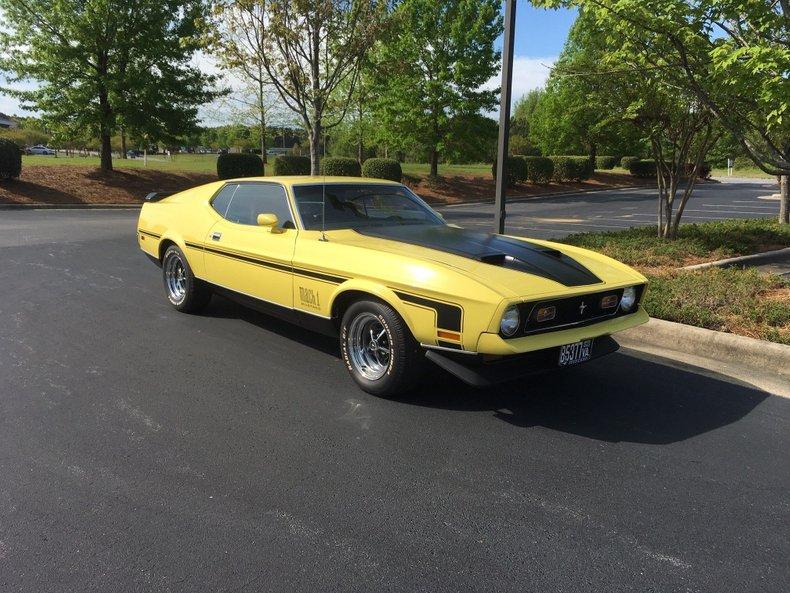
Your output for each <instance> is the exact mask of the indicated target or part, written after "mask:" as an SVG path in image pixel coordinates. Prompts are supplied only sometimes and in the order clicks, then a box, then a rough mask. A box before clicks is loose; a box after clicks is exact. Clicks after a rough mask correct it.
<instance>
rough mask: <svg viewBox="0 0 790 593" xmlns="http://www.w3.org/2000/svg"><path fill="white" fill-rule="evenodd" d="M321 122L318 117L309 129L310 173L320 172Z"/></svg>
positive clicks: (316, 173) (317, 173)
mask: <svg viewBox="0 0 790 593" xmlns="http://www.w3.org/2000/svg"><path fill="white" fill-rule="evenodd" d="M320 148H321V122H320V120H319V119H318V118H316V121H314V122H313V128H312V129H311V130H310V174H311V175H320V174H321V154H320Z"/></svg>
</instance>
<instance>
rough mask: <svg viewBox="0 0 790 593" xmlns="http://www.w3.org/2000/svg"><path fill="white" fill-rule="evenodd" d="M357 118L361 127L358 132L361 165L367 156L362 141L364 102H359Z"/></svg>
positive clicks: (358, 155)
mask: <svg viewBox="0 0 790 593" xmlns="http://www.w3.org/2000/svg"><path fill="white" fill-rule="evenodd" d="M357 116H358V117H357V126H358V127H359V129H358V130H357V132H358V135H357V160H358V161H359V164H360V165H361V164H362V161H363V157H364V156H365V154H364V153H365V146H364V144H363V140H362V132H363V130H362V101H361V100H360V102H359V109H358V110H357Z"/></svg>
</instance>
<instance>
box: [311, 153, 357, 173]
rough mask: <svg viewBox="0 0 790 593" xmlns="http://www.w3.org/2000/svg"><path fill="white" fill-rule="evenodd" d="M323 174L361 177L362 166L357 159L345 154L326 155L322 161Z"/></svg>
mask: <svg viewBox="0 0 790 593" xmlns="http://www.w3.org/2000/svg"><path fill="white" fill-rule="evenodd" d="M321 175H329V176H331V177H361V176H362V167H360V166H359V161H358V160H357V159H352V158H349V157H345V156H333V157H326V158H325V159H323V160H322V161H321Z"/></svg>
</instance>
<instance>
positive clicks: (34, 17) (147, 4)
mask: <svg viewBox="0 0 790 593" xmlns="http://www.w3.org/2000/svg"><path fill="white" fill-rule="evenodd" d="M0 10H2V13H3V14H4V16H5V22H4V25H5V29H4V30H3V32H2V33H0V47H2V50H3V53H4V57H3V59H2V60H1V61H0V67H2V68H3V69H5V70H8V71H9V72H10V73H11V77H10V80H11V82H19V81H21V80H32V81H34V82H36V83H38V84H39V85H40V86H39V87H38V88H37V89H35V90H28V91H21V90H11V91H10V92H11V94H13V95H14V96H16V97H18V98H21V99H22V100H23V102H24V104H25V105H26V106H28V107H30V108H32V109H33V110H37V111H40V112H42V113H43V114H44V117H43V119H44V120H45V122H46V123H47V125H48V126H49V128H50V129H51V130H52V131H53V133H55V134H56V136H58V137H60V138H80V137H84V136H86V135H89V136H92V137H95V138H98V139H99V140H100V143H101V167H102V169H103V170H111V169H112V151H111V143H110V142H111V138H112V136H113V134H114V132H115V131H116V129H117V128H118V125H119V124H121V125H123V126H125V127H127V128H134V130H135V132H136V133H137V134H139V135H142V134H150V135H152V137H154V138H160V137H164V136H172V135H175V134H178V133H182V132H183V131H184V130H185V129H187V128H189V127H191V126H194V123H195V119H196V116H197V106H198V105H200V104H202V103H204V102H206V101H209V100H211V99H213V98H214V97H215V96H216V93H215V92H214V91H212V90H207V86H208V85H210V84H211V83H212V82H213V78H212V77H211V76H207V75H205V74H203V73H201V72H200V71H199V70H198V69H197V68H195V67H193V66H191V65H190V64H189V60H190V59H191V57H192V55H193V54H194V52H195V50H196V49H197V48H198V40H199V35H198V33H199V30H198V27H199V23H200V22H201V21H202V19H203V18H204V16H205V12H206V6H205V4H204V3H203V0H0Z"/></svg>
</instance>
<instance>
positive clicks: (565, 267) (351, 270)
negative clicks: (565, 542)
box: [138, 176, 648, 395]
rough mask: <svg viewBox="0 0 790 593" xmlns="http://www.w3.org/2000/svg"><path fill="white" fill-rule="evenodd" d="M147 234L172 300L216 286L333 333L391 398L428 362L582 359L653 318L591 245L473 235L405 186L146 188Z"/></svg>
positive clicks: (185, 301) (630, 283)
mask: <svg viewBox="0 0 790 593" xmlns="http://www.w3.org/2000/svg"><path fill="white" fill-rule="evenodd" d="M138 242H139V245H140V247H141V248H142V250H143V251H144V252H145V253H146V254H148V255H149V256H151V258H152V259H154V260H155V261H156V262H157V263H158V264H159V265H161V267H162V271H163V277H164V285H165V293H166V295H167V298H168V299H169V301H170V302H171V303H172V305H173V306H174V307H175V308H176V309H178V310H179V311H184V312H196V311H199V310H200V309H201V308H202V307H204V306H205V305H206V304H207V303H208V301H209V299H210V298H211V295H212V294H213V293H218V294H223V295H225V296H230V297H232V298H236V299H238V300H241V301H243V302H244V303H246V304H249V305H251V306H254V307H256V308H258V309H261V310H263V311H265V312H267V313H272V314H276V315H278V316H282V317H285V318H287V319H289V320H291V321H293V322H295V323H298V324H300V325H303V326H306V327H308V328H311V329H315V330H317V331H321V332H323V333H326V334H330V335H335V336H339V338H340V348H341V351H342V355H343V360H344V361H345V364H346V366H347V367H348V370H349V372H350V373H351V376H352V377H353V378H354V380H355V381H356V382H357V384H359V386H360V387H361V388H362V389H364V390H366V391H368V392H371V393H375V394H379V395H390V394H395V393H397V392H400V391H403V390H406V389H408V388H409V387H411V386H412V385H414V383H415V382H416V381H417V380H419V378H420V376H421V371H422V370H423V369H424V367H425V365H426V364H427V363H426V361H427V360H430V361H432V362H433V363H436V364H438V365H439V366H440V367H442V368H444V369H445V370H447V371H449V372H450V373H452V374H454V375H456V376H458V377H459V378H460V379H462V380H464V381H465V382H467V383H469V384H471V385H477V386H484V385H490V384H492V383H494V382H497V381H500V380H508V379H514V378H517V377H519V376H521V375H524V374H527V373H531V372H535V371H539V370H545V369H549V368H557V367H564V366H569V365H573V364H577V363H579V362H584V361H586V360H590V359H592V358H596V357H598V356H602V355H604V354H608V353H610V352H614V351H615V350H616V349H617V347H618V346H617V343H616V342H615V341H614V340H613V339H612V338H611V337H610V334H612V333H614V332H617V331H620V330H623V329H626V328H629V327H633V326H635V325H638V324H640V323H644V322H645V321H647V319H648V317H647V314H646V313H645V312H644V310H643V308H642V307H641V306H640V300H641V298H642V295H643V292H644V288H645V283H646V281H645V278H644V277H643V276H642V275H640V274H639V273H637V272H635V271H634V270H632V269H631V268H629V267H627V266H625V265H623V264H621V263H619V262H617V261H615V260H613V259H610V258H608V257H605V256H603V255H600V254H598V253H595V252H592V251H587V250H584V249H579V248H576V247H571V246H568V245H562V244H557V243H551V242H548V241H537V240H532V239H529V240H528V239H521V238H518V237H510V236H505V235H492V234H487V233H482V232H478V231H471V230H465V229H462V228H459V227H456V226H453V225H448V224H446V223H445V222H444V220H443V219H442V217H441V215H439V214H438V213H436V212H435V211H434V210H432V209H431V208H430V207H429V206H428V205H427V204H425V202H423V201H422V200H421V199H420V198H419V197H417V196H416V195H415V194H413V193H412V192H411V191H410V190H409V189H408V188H406V187H404V186H403V185H401V184H399V183H393V182H390V181H384V180H371V179H356V178H349V177H334V178H332V177H329V178H323V177H304V176H300V177H268V178H245V179H238V180H229V181H219V182H216V183H210V184H207V185H203V186H200V187H196V188H194V189H190V190H188V191H184V192H181V193H178V194H174V195H170V196H162V195H157V194H151V195H150V196H149V197H148V199H147V201H146V203H145V204H144V205H143V208H142V211H141V212H140V220H139V223H138Z"/></svg>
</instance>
